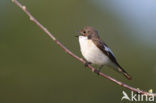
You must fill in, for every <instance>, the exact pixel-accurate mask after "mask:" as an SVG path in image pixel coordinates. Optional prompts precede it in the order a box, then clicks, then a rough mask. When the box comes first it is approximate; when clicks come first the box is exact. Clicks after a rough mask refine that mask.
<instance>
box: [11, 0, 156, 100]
mask: <svg viewBox="0 0 156 103" xmlns="http://www.w3.org/2000/svg"><path fill="white" fill-rule="evenodd" d="M12 2H13V3H15V4H16V5H17V6H18V7H19V8H21V9H22V10H23V11H24V12H25V13H26V15H28V17H29V18H30V20H31V21H32V22H34V23H35V24H36V25H37V26H38V27H39V28H40V29H41V30H43V31H44V32H45V33H46V34H47V35H49V37H50V38H51V39H52V40H53V41H54V42H55V43H56V44H57V45H58V46H60V47H61V48H62V49H63V50H64V51H65V52H66V53H68V54H69V55H71V56H72V57H74V58H75V59H77V60H78V61H80V62H82V63H83V64H85V63H86V62H85V60H84V59H82V58H80V57H78V56H77V55H75V54H74V53H73V52H71V51H70V50H69V49H67V48H66V47H65V46H64V45H63V44H62V43H61V42H60V41H58V40H57V39H56V38H55V37H54V35H53V34H52V33H50V32H49V31H48V30H47V29H46V28H45V27H44V26H43V25H42V24H40V22H39V21H38V20H37V19H36V18H34V17H33V16H32V15H31V13H30V12H29V11H28V10H27V9H26V6H24V5H22V4H21V3H20V2H19V1H18V0H12ZM88 68H89V69H90V70H91V71H92V72H95V73H96V71H97V69H95V68H94V67H92V66H91V65H88ZM99 75H100V76H102V77H104V78H106V79H108V80H110V81H112V82H114V83H116V84H118V85H120V86H122V87H124V88H127V89H129V90H131V91H134V92H137V93H139V94H143V95H148V96H155V97H156V93H149V92H146V91H143V90H140V89H136V88H134V87H132V86H129V85H127V84H125V83H122V82H120V81H118V80H116V79H114V78H112V77H111V76H108V75H106V74H104V73H102V72H99Z"/></svg>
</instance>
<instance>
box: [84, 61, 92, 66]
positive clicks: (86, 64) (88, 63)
mask: <svg viewBox="0 0 156 103" xmlns="http://www.w3.org/2000/svg"><path fill="white" fill-rule="evenodd" d="M90 64H92V63H91V62H86V63H85V64H84V65H85V67H88V65H90Z"/></svg>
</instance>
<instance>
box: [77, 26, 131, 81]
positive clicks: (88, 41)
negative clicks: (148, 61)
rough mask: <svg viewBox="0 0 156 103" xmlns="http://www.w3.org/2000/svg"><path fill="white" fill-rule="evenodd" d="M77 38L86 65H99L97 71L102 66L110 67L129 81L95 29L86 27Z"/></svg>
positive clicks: (128, 77) (129, 77) (126, 74)
mask: <svg viewBox="0 0 156 103" xmlns="http://www.w3.org/2000/svg"><path fill="white" fill-rule="evenodd" d="M77 37H78V38H79V43H80V49H81V53H82V55H83V57H84V58H85V59H86V65H88V64H95V65H99V66H100V68H99V71H100V70H101V68H102V67H103V66H104V65H106V66H110V67H112V68H114V69H115V70H117V71H119V72H121V73H122V74H123V75H124V76H125V77H126V78H127V79H129V80H130V79H131V76H130V75H129V74H128V73H127V72H126V71H125V70H124V69H123V68H122V67H121V66H120V65H119V63H118V62H117V60H116V58H115V56H114V54H113V52H112V51H111V49H110V48H109V47H108V46H107V45H106V44H105V43H104V42H103V41H102V40H101V39H100V37H99V35H98V31H97V30H96V29H94V28H93V27H90V26H86V27H84V28H83V29H81V30H80V31H79V35H78V36H77Z"/></svg>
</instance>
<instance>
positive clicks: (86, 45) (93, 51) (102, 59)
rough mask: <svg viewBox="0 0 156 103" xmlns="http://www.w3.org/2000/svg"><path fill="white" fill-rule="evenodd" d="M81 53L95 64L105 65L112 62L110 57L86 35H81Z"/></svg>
mask: <svg viewBox="0 0 156 103" xmlns="http://www.w3.org/2000/svg"><path fill="white" fill-rule="evenodd" d="M79 43H80V49H81V53H82V55H83V56H84V58H85V59H86V60H87V61H88V62H91V63H93V64H97V65H105V64H108V63H109V62H110V60H109V58H108V57H107V56H106V55H105V54H104V53H103V52H102V51H101V50H100V49H99V48H98V47H97V46H96V45H95V44H94V43H93V41H92V40H89V39H88V38H87V37H85V36H79Z"/></svg>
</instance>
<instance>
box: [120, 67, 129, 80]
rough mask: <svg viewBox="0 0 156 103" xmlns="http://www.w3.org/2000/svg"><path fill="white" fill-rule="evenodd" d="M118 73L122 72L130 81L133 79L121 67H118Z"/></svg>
mask: <svg viewBox="0 0 156 103" xmlns="http://www.w3.org/2000/svg"><path fill="white" fill-rule="evenodd" d="M118 71H119V72H121V73H122V74H123V75H124V76H125V77H126V78H127V79H128V80H131V79H132V77H131V76H130V75H129V74H128V73H127V72H126V71H125V70H124V69H123V68H122V67H121V66H120V67H118Z"/></svg>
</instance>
